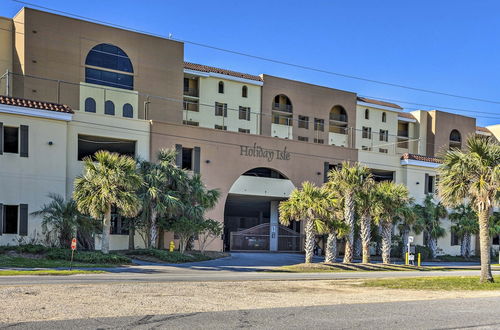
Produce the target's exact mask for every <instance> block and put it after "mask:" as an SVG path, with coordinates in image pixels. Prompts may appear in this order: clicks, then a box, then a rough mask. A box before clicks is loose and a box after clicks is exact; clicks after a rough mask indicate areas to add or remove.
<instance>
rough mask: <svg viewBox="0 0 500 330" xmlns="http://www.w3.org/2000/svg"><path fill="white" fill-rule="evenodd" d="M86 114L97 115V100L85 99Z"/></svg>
mask: <svg viewBox="0 0 500 330" xmlns="http://www.w3.org/2000/svg"><path fill="white" fill-rule="evenodd" d="M85 112H94V113H95V100H94V99H93V98H91V97H87V98H86V99H85Z"/></svg>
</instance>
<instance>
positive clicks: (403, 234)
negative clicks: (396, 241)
mask: <svg viewBox="0 0 500 330" xmlns="http://www.w3.org/2000/svg"><path fill="white" fill-rule="evenodd" d="M409 236H410V228H409V227H408V226H404V228H403V229H402V230H401V240H402V244H403V246H402V248H401V257H402V258H404V257H405V255H406V252H409V251H408V237H409Z"/></svg>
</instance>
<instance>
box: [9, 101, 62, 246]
mask: <svg viewBox="0 0 500 330" xmlns="http://www.w3.org/2000/svg"><path fill="white" fill-rule="evenodd" d="M16 108H18V107H16ZM21 109H22V108H21ZM0 122H2V123H3V125H4V127H5V126H13V127H19V126H20V125H28V127H29V128H28V134H29V138H28V139H29V140H28V141H29V143H28V157H20V155H19V153H17V154H11V153H5V152H4V153H3V154H2V155H0V187H1V188H0V203H3V204H6V205H19V204H28V213H31V212H34V211H37V210H39V209H40V207H41V206H42V205H43V204H45V203H47V202H49V201H50V199H49V198H48V197H47V194H49V193H55V194H59V195H61V196H63V197H64V196H65V195H66V156H65V154H66V148H67V143H66V131H67V122H65V121H60V120H52V119H43V118H36V117H30V116H24V115H14V114H5V113H0ZM49 141H52V142H53V144H52V145H49V144H48V142H49ZM18 229H19V227H18ZM41 234H42V229H41V218H40V217H34V216H32V215H29V217H28V236H26V237H25V238H24V239H25V241H26V242H28V241H29V240H30V239H31V238H35V237H36V235H41ZM18 238H19V236H18V235H8V234H3V235H0V245H7V244H9V245H15V244H18ZM38 238H41V237H38Z"/></svg>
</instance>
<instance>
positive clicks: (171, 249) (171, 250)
mask: <svg viewBox="0 0 500 330" xmlns="http://www.w3.org/2000/svg"><path fill="white" fill-rule="evenodd" d="M168 250H169V251H170V252H174V250H175V243H174V241H170V244H169V246H168Z"/></svg>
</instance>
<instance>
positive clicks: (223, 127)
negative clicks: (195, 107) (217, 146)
mask: <svg viewBox="0 0 500 330" xmlns="http://www.w3.org/2000/svg"><path fill="white" fill-rule="evenodd" d="M214 127H215V129H220V130H223V131H227V126H222V125H215V126H214Z"/></svg>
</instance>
